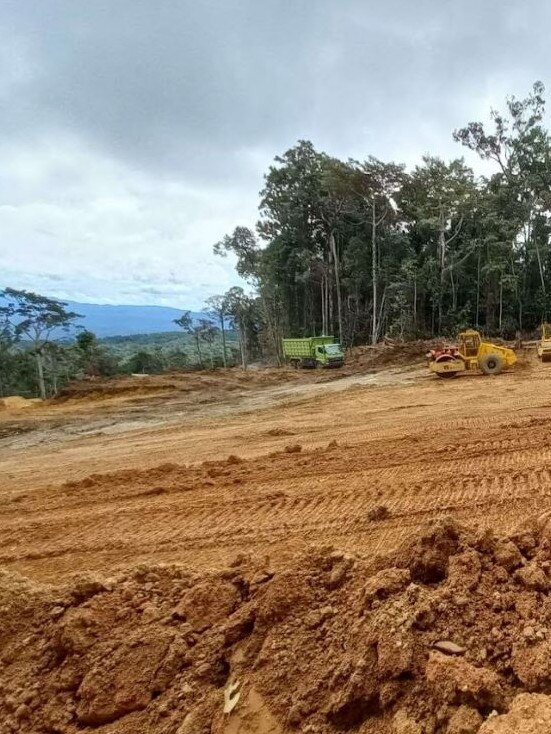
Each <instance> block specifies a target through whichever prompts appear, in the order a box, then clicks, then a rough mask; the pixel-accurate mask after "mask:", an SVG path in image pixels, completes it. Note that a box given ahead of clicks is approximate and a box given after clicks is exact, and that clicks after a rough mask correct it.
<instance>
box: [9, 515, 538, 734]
mask: <svg viewBox="0 0 551 734" xmlns="http://www.w3.org/2000/svg"><path fill="white" fill-rule="evenodd" d="M550 586H551V522H549V521H548V518H547V517H542V518H540V519H539V520H534V521H531V522H529V523H527V524H526V525H524V526H523V527H522V528H521V529H520V530H518V531H517V532H515V533H514V534H513V535H512V536H511V537H509V538H501V537H497V536H495V535H494V534H492V533H491V532H489V531H476V530H472V529H469V528H465V527H462V526H459V525H457V524H456V523H454V522H452V521H450V520H443V521H441V522H440V523H438V524H437V525H435V526H432V527H431V528H429V529H427V530H426V531H424V532H423V533H421V534H420V535H419V536H417V537H416V538H414V539H413V540H412V541H411V542H409V543H407V544H405V545H404V546H402V547H401V548H400V549H399V550H398V551H397V552H396V553H394V554H392V555H391V556H390V557H385V558H376V559H373V558H370V559H364V558H361V557H356V556H352V555H347V554H344V553H342V552H340V551H338V550H335V549H333V548H321V549H320V548H312V549H311V550H310V551H309V552H308V553H305V554H304V555H302V556H301V557H299V558H297V559H296V562H295V563H294V564H293V565H292V566H291V567H288V568H286V569H284V570H282V571H278V572H277V573H276V572H274V571H273V570H272V568H271V566H270V561H269V559H268V558H264V559H261V560H258V559H253V558H251V557H249V556H246V555H240V556H238V557H237V558H235V560H234V561H233V562H232V564H231V566H230V567H229V568H227V569H224V570H220V571H218V572H212V573H210V574H196V573H193V572H192V571H190V570H188V569H186V568H184V567H182V566H178V565H155V566H149V565H148V566H146V565H142V566H139V567H137V568H134V569H132V570H131V571H128V572H124V573H122V574H120V575H118V576H116V577H113V578H107V579H105V578H91V577H80V578H77V579H73V580H72V581H71V582H68V583H66V584H65V585H63V586H58V587H51V586H46V585H39V584H35V583H32V582H30V581H28V580H26V579H24V578H22V577H20V576H17V575H16V574H12V573H7V572H4V573H3V574H2V575H1V576H0V721H1V722H3V723H2V724H0V731H2V732H4V731H5V732H22V733H27V734H31V732H32V734H39V733H41V732H44V733H46V732H48V733H52V734H53V733H56V734H76V732H83V731H85V732H91V731H98V732H102V734H131V733H132V734H133V733H135V732H151V733H154V734H192V733H193V734H202V733H204V734H283V733H284V732H285V733H286V732H294V731H296V732H312V733H319V734H322V733H327V734H329V733H330V732H331V733H332V732H346V731H355V732H365V733H367V732H373V733H377V732H379V733H380V734H383V733H384V734H475V732H479V731H480V734H509V732H517V733H520V732H523V733H525V734H528V733H529V732H538V733H543V734H544V733H545V732H551V705H550V702H551V699H550V698H548V697H547V696H546V695H543V694H545V693H548V692H549V691H550V690H551V662H550V661H551V598H550V597H549V595H548V590H549V587H550ZM527 694H530V695H527ZM536 694H537V695H536ZM534 727H535V728H534Z"/></svg>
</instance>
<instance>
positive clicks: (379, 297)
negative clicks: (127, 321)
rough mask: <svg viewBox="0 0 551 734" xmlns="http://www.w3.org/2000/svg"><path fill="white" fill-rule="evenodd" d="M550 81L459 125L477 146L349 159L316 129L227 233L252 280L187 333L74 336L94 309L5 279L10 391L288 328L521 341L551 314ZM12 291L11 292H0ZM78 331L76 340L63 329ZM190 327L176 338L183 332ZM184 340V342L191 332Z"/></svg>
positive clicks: (347, 334) (224, 244)
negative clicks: (318, 141)
mask: <svg viewBox="0 0 551 734" xmlns="http://www.w3.org/2000/svg"><path fill="white" fill-rule="evenodd" d="M544 91H545V90H544V87H543V84H542V83H541V82H536V83H535V84H534V85H533V88H532V89H531V91H530V93H529V94H528V95H527V96H526V97H525V98H523V99H518V98H515V97H511V98H509V99H507V100H506V103H505V108H504V110H503V111H502V112H499V111H497V110H491V112H490V115H489V120H490V122H489V124H483V123H481V122H476V121H475V122H469V123H467V124H466V125H465V126H464V127H462V128H458V129H456V130H455V131H454V132H453V133H452V134H453V138H454V140H455V141H456V143H457V145H458V152H461V147H462V146H463V147H464V148H465V149H468V150H469V151H472V152H473V153H474V154H476V155H477V156H478V157H479V158H480V160H481V161H484V162H485V163H484V170H489V171H491V172H490V173H489V174H488V175H485V176H481V175H475V173H474V171H473V170H472V168H470V167H469V166H468V165H467V164H466V163H465V161H464V159H463V158H462V157H457V158H456V159H454V160H450V161H445V160H443V159H441V158H439V157H437V156H433V155H426V156H424V157H423V158H422V160H421V161H420V162H419V164H418V165H416V166H415V167H414V168H413V169H412V170H406V167H405V166H404V165H403V164H400V163H394V162H385V161H381V160H379V159H377V158H375V157H373V156H368V157H367V158H366V159H365V160H362V161H358V160H352V159H349V160H346V161H343V160H339V159H337V158H334V157H331V156H329V155H327V154H326V153H324V152H320V151H317V150H316V149H315V147H314V145H313V144H312V143H311V142H309V141H307V140H301V141H299V142H298V143H297V144H296V145H295V146H294V147H292V148H291V149H290V150H288V151H287V152H285V153H284V154H282V155H280V156H277V157H276V158H275V160H274V163H273V165H272V166H270V168H269V170H268V172H267V173H266V174H265V176H264V184H263V188H262V191H261V192H260V201H259V219H258V222H257V224H256V227H255V229H254V230H253V229H251V228H249V227H246V226H238V227H236V228H235V230H234V231H233V232H231V233H229V234H226V235H225V236H224V237H222V239H221V240H220V241H219V242H217V243H216V244H215V245H214V248H213V249H214V253H215V254H216V255H217V256H220V257H226V256H227V255H228V254H231V255H232V256H233V257H234V259H235V263H236V271H237V275H238V276H239V278H240V280H241V281H242V282H243V283H244V284H247V285H245V287H241V286H234V287H232V288H230V289H229V290H228V291H227V292H226V293H224V294H220V295H213V296H211V297H210V298H209V299H208V300H207V302H206V303H205V318H204V319H202V320H201V321H200V322H199V323H194V322H193V319H192V318H191V315H190V312H184V313H183V314H182V316H181V318H179V319H177V320H176V321H175V329H179V330H180V337H179V338H178V336H177V335H174V334H173V335H172V336H171V337H167V336H166V335H165V340H164V342H163V338H162V337H161V336H155V335H151V337H150V338H146V341H145V342H144V341H143V339H142V341H141V342H140V340H139V339H138V340H134V342H132V341H128V340H126V342H125V340H124V339H123V340H122V343H124V345H125V346H124V347H123V348H121V343H120V342H119V343H117V342H116V340H115V341H112V342H111V343H109V342H108V341H105V342H100V341H99V340H97V339H96V337H95V336H94V335H93V334H91V333H90V332H87V331H84V332H81V333H80V334H78V335H77V337H76V341H75V334H74V333H73V334H72V336H70V332H71V325H72V324H73V323H74V321H75V319H76V317H77V316H78V314H72V313H70V312H67V310H66V309H65V308H64V304H62V303H60V302H59V301H55V299H48V298H46V297H44V296H39V295H37V294H33V293H28V292H26V291H15V290H13V289H9V288H8V289H5V290H4V291H3V292H2V293H3V296H4V299H6V298H7V299H8V301H9V299H10V298H11V299H12V300H11V302H8V301H6V300H4V304H5V305H3V306H2V305H1V304H0V395H6V394H10V392H13V391H17V392H21V393H22V394H33V393H34V394H39V395H41V396H43V397H44V396H47V395H51V394H55V393H56V392H57V390H58V388H59V386H60V384H63V382H66V381H67V380H69V379H72V377H74V376H75V375H79V374H80V375H82V374H85V375H86V374H89V375H95V374H97V375H109V374H117V373H121V372H122V373H124V372H160V371H165V370H171V369H190V368H212V367H217V366H231V365H234V364H241V366H242V367H247V365H248V364H249V363H250V362H251V361H256V360H263V361H271V362H279V361H281V339H282V338H283V337H286V336H307V335H320V334H331V335H334V336H335V337H336V338H337V339H338V340H339V341H340V342H341V343H342V344H343V346H345V347H348V346H351V345H354V344H365V343H371V344H375V343H376V342H377V341H378V340H380V339H381V338H383V337H384V336H391V337H393V338H395V339H403V340H407V339H417V338H430V337H436V336H442V337H452V336H453V335H454V334H455V333H456V332H457V331H458V330H460V329H462V328H465V327H476V328H478V329H480V330H481V331H483V332H484V333H485V334H487V335H491V336H501V337H503V338H513V337H515V336H516V335H518V334H521V335H526V334H530V333H533V332H534V330H536V329H537V328H538V326H539V325H540V324H541V322H542V321H543V320H546V319H547V318H548V317H549V312H550V310H551V282H550V280H549V273H550V272H551V139H550V136H549V132H548V131H547V129H546V127H545V124H544V113H545V99H544ZM0 295H1V294H0ZM61 332H63V333H66V335H65V336H63V334H62V333H61ZM174 339H176V341H174ZM178 339H179V340H178Z"/></svg>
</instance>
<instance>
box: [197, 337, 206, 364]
mask: <svg viewBox="0 0 551 734" xmlns="http://www.w3.org/2000/svg"><path fill="white" fill-rule="evenodd" d="M195 346H196V349H197V357H198V358H199V366H200V367H201V369H204V366H205V365H204V364H203V355H202V354H201V344H200V343H199V334H196V335H195Z"/></svg>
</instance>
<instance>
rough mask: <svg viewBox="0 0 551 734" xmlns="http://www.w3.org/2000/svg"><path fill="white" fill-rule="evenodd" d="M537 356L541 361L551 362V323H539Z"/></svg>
mask: <svg viewBox="0 0 551 734" xmlns="http://www.w3.org/2000/svg"><path fill="white" fill-rule="evenodd" d="M538 357H539V358H540V359H541V361H542V362H551V324H547V323H543V324H542V325H541V339H540V340H539V342H538Z"/></svg>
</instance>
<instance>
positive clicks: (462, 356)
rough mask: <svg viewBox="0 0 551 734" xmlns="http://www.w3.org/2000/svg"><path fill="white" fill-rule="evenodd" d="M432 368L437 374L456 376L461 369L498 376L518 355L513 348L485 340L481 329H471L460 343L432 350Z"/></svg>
mask: <svg viewBox="0 0 551 734" xmlns="http://www.w3.org/2000/svg"><path fill="white" fill-rule="evenodd" d="M427 357H428V360H429V369H430V370H431V372H435V373H436V374H437V375H438V377H456V376H457V375H459V374H460V373H462V372H479V371H480V372H483V373H484V374H485V375H499V373H500V372H501V371H502V370H503V369H504V367H512V366H513V365H514V364H515V363H516V361H517V355H516V354H515V352H514V351H513V350H512V349H509V348H507V347H500V346H498V345H497V344H492V343H491V342H485V341H482V339H481V337H480V334H479V332H478V331H475V330H474V329H468V330H467V331H463V332H461V334H459V335H458V337H457V345H456V346H451V347H441V348H439V349H433V350H431V351H430V352H429V353H428V355H427Z"/></svg>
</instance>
